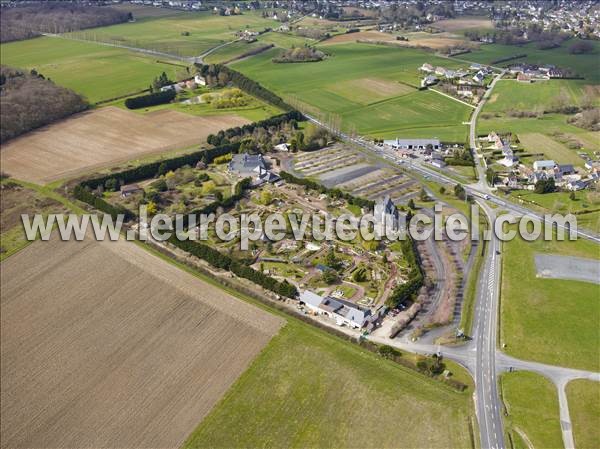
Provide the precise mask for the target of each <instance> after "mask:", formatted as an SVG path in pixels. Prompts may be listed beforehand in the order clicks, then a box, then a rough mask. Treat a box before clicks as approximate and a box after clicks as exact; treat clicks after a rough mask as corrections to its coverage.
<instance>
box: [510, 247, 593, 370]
mask: <svg viewBox="0 0 600 449" xmlns="http://www.w3.org/2000/svg"><path fill="white" fill-rule="evenodd" d="M503 253H504V261H503V264H502V297H501V342H502V343H506V345H507V346H506V348H505V351H506V352H507V353H508V354H510V355H513V356H515V357H519V358H522V359H527V360H535V361H538V362H543V363H549V364H552V365H561V366H567V367H572V368H581V369H587V370H593V371H600V358H599V357H598V341H600V327H598V323H599V322H600V302H599V301H598V298H599V297H600V285H598V284H592V283H588V282H579V281H569V280H557V279H542V278H537V277H536V268H535V261H534V255H535V253H548V254H559V255H563V256H567V255H572V256H579V257H587V258H596V259H600V246H598V245H596V244H593V243H591V242H589V241H586V240H582V239H579V240H576V241H564V242H557V241H552V242H545V241H543V240H536V241H534V242H525V241H523V240H520V239H514V240H512V241H510V242H507V243H505V244H504V245H503Z"/></svg>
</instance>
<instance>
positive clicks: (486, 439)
mask: <svg viewBox="0 0 600 449" xmlns="http://www.w3.org/2000/svg"><path fill="white" fill-rule="evenodd" d="M504 73H505V71H504V70H501V72H500V73H499V74H498V75H497V76H496V77H495V78H494V80H493V81H492V83H491V84H490V87H489V89H488V90H487V91H486V93H485V95H484V97H483V98H482V100H481V101H480V102H479V104H478V105H477V107H476V108H475V109H474V111H473V115H472V116H471V121H470V123H469V125H470V129H469V140H470V146H471V151H472V153H473V156H474V158H475V160H476V164H475V165H476V169H477V177H478V181H477V183H475V184H472V185H468V186H465V192H466V193H467V195H470V196H471V197H472V198H474V199H475V201H476V202H477V204H479V206H480V207H481V208H482V210H483V211H484V212H485V214H486V216H487V219H488V221H489V223H490V225H492V224H493V223H494V222H495V219H496V212H495V210H494V208H492V207H491V206H490V205H492V204H493V205H494V206H495V207H497V208H498V206H500V207H501V208H502V210H505V211H507V212H509V213H511V214H513V215H515V216H529V217H534V218H537V219H538V220H540V221H542V222H543V223H545V224H547V225H550V226H554V227H555V229H557V228H558V229H562V230H563V231H567V232H568V231H569V230H570V228H569V227H568V226H567V225H565V224H561V223H554V222H553V221H552V220H551V219H549V218H548V217H545V216H543V215H541V214H539V213H536V212H533V211H531V210H530V209H528V208H525V207H523V206H520V205H517V204H514V203H512V202H508V201H504V200H503V199H502V198H500V197H498V196H496V195H495V194H494V191H493V189H491V188H490V187H489V186H488V184H487V181H486V169H487V167H486V165H485V159H484V158H483V156H482V155H481V154H480V153H479V151H478V147H477V133H476V126H477V117H478V115H479V113H480V112H481V110H482V108H483V106H484V104H485V102H486V100H487V99H488V98H489V96H490V94H491V92H492V90H493V88H494V86H495V85H496V83H497V82H498V81H499V80H500V79H501V78H502V76H503V75H504ZM305 115H306V116H307V118H308V119H309V120H310V121H312V122H314V123H316V124H317V125H319V126H321V127H324V128H326V129H328V130H330V131H331V132H334V133H335V134H337V135H338V136H339V137H340V138H342V139H343V140H346V141H348V142H351V143H353V144H355V145H357V146H359V147H361V148H362V149H363V150H365V151H366V152H370V153H371V154H373V155H374V156H376V157H378V158H380V159H381V158H382V156H383V160H384V161H385V162H386V163H387V164H388V165H393V166H395V167H396V168H397V167H399V166H401V167H403V168H404V169H405V170H409V171H412V172H414V173H417V174H419V175H421V176H423V177H424V178H425V179H433V180H435V181H437V182H441V183H443V184H449V185H455V184H456V181H455V180H454V179H452V178H451V177H449V176H446V175H444V174H441V173H439V172H437V171H436V170H434V169H433V168H430V167H428V166H426V165H425V164H424V163H422V162H417V163H410V164H406V163H403V161H401V160H400V159H398V158H397V156H396V155H394V152H393V150H387V149H384V148H382V147H380V146H377V145H374V144H373V143H372V142H369V141H366V140H365V139H363V138H360V137H359V138H356V137H352V136H350V135H348V134H345V133H343V132H341V131H339V130H333V129H331V128H330V127H329V126H328V125H327V124H325V123H323V122H321V121H319V120H317V119H316V118H314V117H312V116H310V115H308V114H305ZM577 234H578V237H581V238H586V239H589V240H591V241H593V242H595V243H600V235H598V234H597V233H594V232H592V231H589V230H585V229H580V228H578V229H577ZM487 238H488V242H487V244H488V248H487V255H486V259H485V260H484V263H483V266H482V268H481V272H480V274H479V279H478V283H477V291H476V312H475V320H474V329H473V335H472V340H471V341H469V342H468V343H467V344H465V345H464V346H461V347H447V348H446V347H444V348H442V347H440V346H439V345H431V344H420V343H416V342H412V341H409V340H408V338H407V337H405V338H404V339H397V338H396V339H390V338H387V337H381V336H380V337H374V336H373V337H370V339H371V340H373V341H375V342H378V343H383V344H387V345H390V346H394V347H397V348H399V349H404V350H408V351H411V352H416V353H421V354H435V353H437V354H439V355H442V356H444V357H448V358H449V359H451V360H454V361H456V362H458V363H460V364H461V365H463V366H464V367H465V368H467V369H468V370H469V372H470V373H471V375H472V376H473V378H474V380H475V392H474V401H475V410H476V414H477V420H478V423H479V433H480V438H481V447H482V448H484V449H492V448H493V449H504V448H505V447H506V444H505V441H504V427H503V421H502V414H503V413H504V411H503V410H504V405H503V404H502V401H501V398H500V395H499V392H498V380H497V377H498V375H499V374H501V373H502V372H506V371H512V370H515V369H517V370H527V371H533V372H536V373H538V374H541V375H543V376H545V377H547V378H549V379H550V380H551V381H552V382H553V383H554V384H555V385H556V387H557V390H558V397H559V407H560V422H561V431H562V436H563V444H564V446H565V448H566V449H574V447H575V445H574V439H573V433H572V426H571V421H570V417H569V408H568V403H567V396H566V392H565V387H566V385H567V383H568V382H569V381H571V380H573V379H591V380H596V381H600V373H596V372H590V371H582V370H573V369H569V368H563V367H559V366H553V365H546V364H542V363H537V362H530V361H525V360H520V359H516V358H513V357H510V356H508V355H506V354H504V353H503V352H502V351H500V350H499V349H498V347H497V344H498V341H497V329H498V316H499V310H498V309H499V302H500V279H501V267H502V251H501V241H500V240H499V239H498V237H497V236H496V234H495V233H494V232H489V233H488V236H487Z"/></svg>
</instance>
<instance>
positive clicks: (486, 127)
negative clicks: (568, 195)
mask: <svg viewBox="0 0 600 449" xmlns="http://www.w3.org/2000/svg"><path fill="white" fill-rule="evenodd" d="M485 109H486V108H485V107H484V111H485ZM484 114H485V113H484ZM491 131H496V132H498V133H507V132H512V133H515V134H517V136H518V137H519V138H521V136H525V139H524V142H523V147H524V148H525V150H527V152H530V153H534V154H536V153H545V152H546V150H549V151H548V153H549V155H548V156H547V157H556V156H557V153H556V152H558V153H560V157H559V159H560V160H559V162H562V161H564V162H565V163H574V164H575V165H583V163H584V161H583V160H582V159H581V158H579V157H578V156H577V151H583V152H586V153H588V154H590V155H592V156H593V152H594V151H598V150H600V132H598V131H595V132H594V131H588V130H585V129H582V128H578V127H576V126H573V125H570V124H568V123H567V116H566V115H562V114H544V115H543V116H541V117H540V118H513V117H506V116H504V115H502V114H501V116H500V117H491V118H488V119H485V118H483V117H480V119H479V120H477V133H478V134H480V135H483V134H488V133H489V132H491ZM556 133H560V134H562V135H563V136H564V137H565V138H568V139H569V140H574V141H576V142H578V143H579V144H580V145H581V150H575V149H570V148H567V147H566V146H565V144H563V143H562V142H560V141H559V139H558V138H557V137H556ZM537 134H539V135H542V136H543V137H542V138H541V139H540V138H537V137H536V135H537ZM528 136H529V139H528ZM548 142H550V145H544V144H545V143H546V144H547V143H548Z"/></svg>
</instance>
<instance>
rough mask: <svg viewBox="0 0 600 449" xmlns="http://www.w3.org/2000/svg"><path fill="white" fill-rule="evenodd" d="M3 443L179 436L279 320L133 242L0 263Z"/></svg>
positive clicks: (44, 245) (25, 253) (172, 440)
mask: <svg viewBox="0 0 600 449" xmlns="http://www.w3.org/2000/svg"><path fill="white" fill-rule="evenodd" d="M1 278H2V279H1V281H2V292H1V302H0V307H1V338H2V345H1V351H0V352H1V402H0V406H1V415H2V419H1V434H2V439H1V440H2V441H1V445H0V446H1V447H2V448H50V447H51V448H92V447H94V448H100V447H104V448H139V447H145V448H151V447H152V448H175V447H180V446H181V444H182V443H183V441H184V440H185V438H186V437H187V436H188V435H189V434H190V432H191V431H192V430H193V429H194V428H195V427H196V426H197V425H198V423H199V422H200V421H201V420H202V419H203V417H204V416H206V414H207V413H208V412H209V411H210V410H211V409H212V407H213V406H214V404H215V403H216V402H217V401H218V400H219V399H220V398H221V397H222V395H223V394H224V393H225V392H226V391H227V389H228V388H229V387H230V385H231V384H232V383H233V382H234V381H235V380H236V379H237V377H238V376H239V375H240V374H241V373H242V372H243V371H244V370H245V369H246V367H247V366H248V365H249V363H250V362H251V361H252V359H253V358H254V357H255V356H256V355H257V353H258V352H259V351H260V350H261V349H262V348H263V347H264V345H265V344H266V343H267V342H268V341H269V340H270V338H271V336H272V335H274V334H275V333H276V332H277V331H278V330H279V328H280V326H281V325H282V324H283V320H282V319H280V318H278V317H275V316H273V315H270V314H268V313H266V312H264V311H262V310H260V309H257V308H255V307H253V306H251V305H249V304H247V303H244V302H242V301H239V300H236V299H235V298H233V297H231V296H229V295H227V294H226V293H224V292H222V291H221V290H219V289H217V288H215V287H213V286H211V285H209V284H206V283H204V282H202V281H201V280H199V279H197V278H195V277H193V276H191V275H189V274H188V273H185V272H183V271H181V270H179V269H178V268H176V267H174V266H172V265H170V264H168V263H166V262H164V261H162V260H160V259H158V258H156V257H154V256H153V255H151V254H149V253H147V252H146V251H144V250H143V249H141V248H139V247H138V246H136V245H134V244H132V243H129V242H124V241H121V242H101V243H99V242H95V241H91V240H85V241H83V242H61V241H59V240H58V239H56V238H55V239H54V240H51V241H50V242H36V243H34V244H32V245H30V246H29V247H27V248H26V249H24V250H22V251H21V252H20V253H18V254H16V255H14V256H12V257H10V258H9V259H7V260H6V261H4V262H3V263H2V271H1Z"/></svg>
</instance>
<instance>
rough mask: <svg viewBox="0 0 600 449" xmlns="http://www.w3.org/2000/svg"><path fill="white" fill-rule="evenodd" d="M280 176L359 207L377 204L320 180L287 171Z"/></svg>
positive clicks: (371, 206) (370, 206) (287, 180)
mask: <svg viewBox="0 0 600 449" xmlns="http://www.w3.org/2000/svg"><path fill="white" fill-rule="evenodd" d="M279 176H281V179H283V180H284V181H286V182H289V183H292V184H298V185H301V186H305V187H308V188H309V189H312V190H316V191H317V192H319V193H324V194H326V195H327V196H329V197H330V198H333V199H344V200H346V201H348V203H349V204H353V205H355V206H358V207H364V208H373V206H375V202H374V201H371V200H367V199H364V198H360V197H357V196H353V195H351V194H349V193H347V192H343V191H342V190H340V189H330V188H328V187H325V186H324V185H322V184H319V183H318V182H315V181H312V180H310V179H307V178H297V177H296V176H294V175H292V174H290V173H288V172H285V171H282V172H281V173H279Z"/></svg>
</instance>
